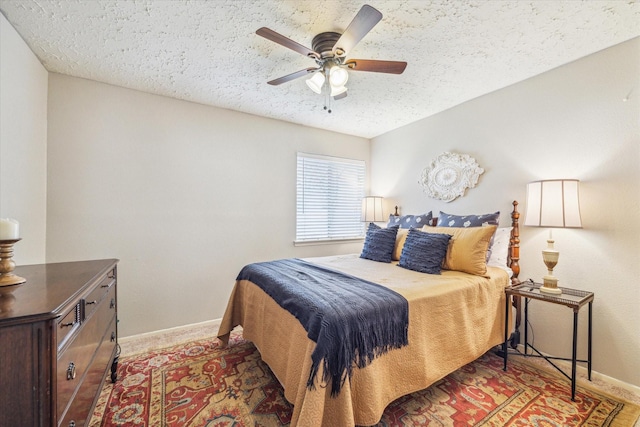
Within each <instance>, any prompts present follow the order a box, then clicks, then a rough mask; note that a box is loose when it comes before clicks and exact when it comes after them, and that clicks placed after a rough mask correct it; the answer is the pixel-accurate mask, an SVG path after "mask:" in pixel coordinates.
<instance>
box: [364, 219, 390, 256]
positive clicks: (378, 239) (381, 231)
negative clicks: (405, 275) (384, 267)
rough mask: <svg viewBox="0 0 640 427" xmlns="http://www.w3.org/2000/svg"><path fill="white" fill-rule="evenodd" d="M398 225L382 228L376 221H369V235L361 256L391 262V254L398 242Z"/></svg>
mask: <svg viewBox="0 0 640 427" xmlns="http://www.w3.org/2000/svg"><path fill="white" fill-rule="evenodd" d="M397 233H398V226H397V225H396V226H393V227H387V228H380V227H379V226H377V225H376V224H374V223H372V222H371V223H369V228H368V229H367V236H366V237H365V240H364V247H363V248H362V253H361V254H360V258H365V259H370V260H372V261H378V262H391V255H392V254H393V248H394V247H395V244H396V234H397Z"/></svg>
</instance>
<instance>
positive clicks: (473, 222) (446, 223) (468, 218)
mask: <svg viewBox="0 0 640 427" xmlns="http://www.w3.org/2000/svg"><path fill="white" fill-rule="evenodd" d="M499 223H500V211H498V212H494V213H491V214H483V215H450V214H448V213H444V212H442V211H440V215H439V216H438V227H482V226H483V225H498V224H499Z"/></svg>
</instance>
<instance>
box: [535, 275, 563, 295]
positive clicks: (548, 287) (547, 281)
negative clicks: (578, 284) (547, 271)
mask: <svg viewBox="0 0 640 427" xmlns="http://www.w3.org/2000/svg"><path fill="white" fill-rule="evenodd" d="M540 292H544V293H547V294H554V295H561V294H562V289H560V288H559V287H558V279H557V278H556V277H554V276H551V275H549V276H544V277H543V278H542V286H540Z"/></svg>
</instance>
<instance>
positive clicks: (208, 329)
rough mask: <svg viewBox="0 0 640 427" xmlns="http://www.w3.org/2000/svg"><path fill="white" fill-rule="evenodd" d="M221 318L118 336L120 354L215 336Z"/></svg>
mask: <svg viewBox="0 0 640 427" xmlns="http://www.w3.org/2000/svg"><path fill="white" fill-rule="evenodd" d="M221 321H222V319H213V320H207V321H204V322H200V323H192V324H190V325H183V326H176V327H174V328H168V329H160V330H157V331H152V332H146V333H143V334H138V335H131V336H128V337H123V338H118V344H120V348H121V354H123V355H131V354H137V353H142V352H145V351H149V350H151V349H154V348H163V347H169V346H172V345H175V344H180V343H183V342H187V341H193V340H197V339H202V338H212V337H215V336H216V333H217V332H218V328H219V327H220V323H221Z"/></svg>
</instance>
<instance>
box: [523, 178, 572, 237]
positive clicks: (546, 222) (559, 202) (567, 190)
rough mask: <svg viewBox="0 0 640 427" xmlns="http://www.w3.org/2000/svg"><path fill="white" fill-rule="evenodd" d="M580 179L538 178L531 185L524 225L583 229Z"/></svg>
mask: <svg viewBox="0 0 640 427" xmlns="http://www.w3.org/2000/svg"><path fill="white" fill-rule="evenodd" d="M579 182H580V181H578V180H577V179H556V180H546V181H534V182H530V183H529V184H527V210H526V216H525V220H524V225H528V226H532V227H561V228H582V220H581V219H580V203H579V197H578V183H579Z"/></svg>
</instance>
